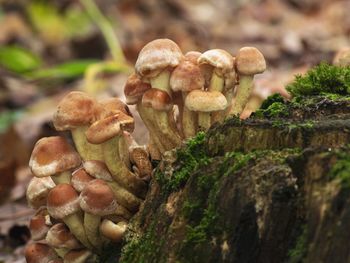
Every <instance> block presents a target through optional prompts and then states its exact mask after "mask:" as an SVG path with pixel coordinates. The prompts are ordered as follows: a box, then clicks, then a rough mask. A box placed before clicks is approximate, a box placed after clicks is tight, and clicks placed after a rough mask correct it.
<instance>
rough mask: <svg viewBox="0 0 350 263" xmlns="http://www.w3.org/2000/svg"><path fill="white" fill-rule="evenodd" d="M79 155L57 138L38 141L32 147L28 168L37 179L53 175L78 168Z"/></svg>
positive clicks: (64, 141) (66, 143) (62, 139)
mask: <svg viewBox="0 0 350 263" xmlns="http://www.w3.org/2000/svg"><path fill="white" fill-rule="evenodd" d="M80 163H81V159H80V156H79V154H78V153H77V152H76V151H75V150H74V149H73V147H72V146H71V145H70V144H68V142H67V141H66V140H65V139H64V138H62V137H59V136H53V137H45V138H42V139H40V140H39V141H38V142H37V143H36V144H35V146H34V149H33V152H32V155H31V157H30V160H29V167H30V168H31V170H32V172H33V174H34V175H35V176H37V177H45V176H51V175H55V174H58V173H61V172H64V171H68V170H71V169H74V168H76V167H78V166H79V165H80Z"/></svg>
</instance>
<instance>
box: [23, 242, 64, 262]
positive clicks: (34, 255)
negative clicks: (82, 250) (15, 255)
mask: <svg viewBox="0 0 350 263" xmlns="http://www.w3.org/2000/svg"><path fill="white" fill-rule="evenodd" d="M24 256H25V258H26V261H27V263H38V262H40V263H49V262H51V260H56V259H58V255H57V254H56V252H55V251H54V250H53V249H52V248H51V247H49V246H48V245H46V244H42V243H31V244H28V245H27V246H26V248H25V251H24Z"/></svg>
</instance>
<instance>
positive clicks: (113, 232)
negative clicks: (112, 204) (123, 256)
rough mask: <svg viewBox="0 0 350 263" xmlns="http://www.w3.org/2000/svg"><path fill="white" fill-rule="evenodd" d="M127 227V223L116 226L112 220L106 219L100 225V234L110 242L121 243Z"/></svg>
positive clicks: (123, 222) (119, 223) (122, 222)
mask: <svg viewBox="0 0 350 263" xmlns="http://www.w3.org/2000/svg"><path fill="white" fill-rule="evenodd" d="M127 225H128V224H127V222H125V221H121V222H118V223H117V224H115V223H113V222H112V221H111V220H108V219H104V220H103V221H102V223H101V225H100V232H101V234H102V235H103V236H104V237H106V238H108V239H109V240H112V241H113V242H118V243H119V242H121V241H122V240H123V237H124V233H125V231H126V228H127Z"/></svg>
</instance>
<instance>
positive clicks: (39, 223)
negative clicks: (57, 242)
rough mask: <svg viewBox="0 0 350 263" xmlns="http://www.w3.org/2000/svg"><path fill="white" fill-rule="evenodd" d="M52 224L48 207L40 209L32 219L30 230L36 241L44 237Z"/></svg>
mask: <svg viewBox="0 0 350 263" xmlns="http://www.w3.org/2000/svg"><path fill="white" fill-rule="evenodd" d="M50 225H51V221H50V216H49V213H48V212H47V210H46V209H43V208H42V209H39V210H38V211H37V212H36V214H35V215H34V216H33V217H32V218H31V219H30V222H29V230H30V234H31V238H32V239H33V240H34V241H38V240H41V239H44V238H45V236H46V234H47V231H49V229H50Z"/></svg>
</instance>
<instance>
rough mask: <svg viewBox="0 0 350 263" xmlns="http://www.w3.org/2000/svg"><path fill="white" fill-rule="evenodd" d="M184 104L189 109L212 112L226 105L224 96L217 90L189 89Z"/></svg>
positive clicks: (224, 107) (222, 108)
mask: <svg viewBox="0 0 350 263" xmlns="http://www.w3.org/2000/svg"><path fill="white" fill-rule="evenodd" d="M185 106H186V107H187V108H188V109H189V110H191V111H199V112H212V111H219V110H224V109H226V107H227V100H226V98H225V96H224V95H223V94H222V93H221V92H218V91H203V90H194V91H191V92H190V93H189V94H188V95H187V97H186V100H185Z"/></svg>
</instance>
